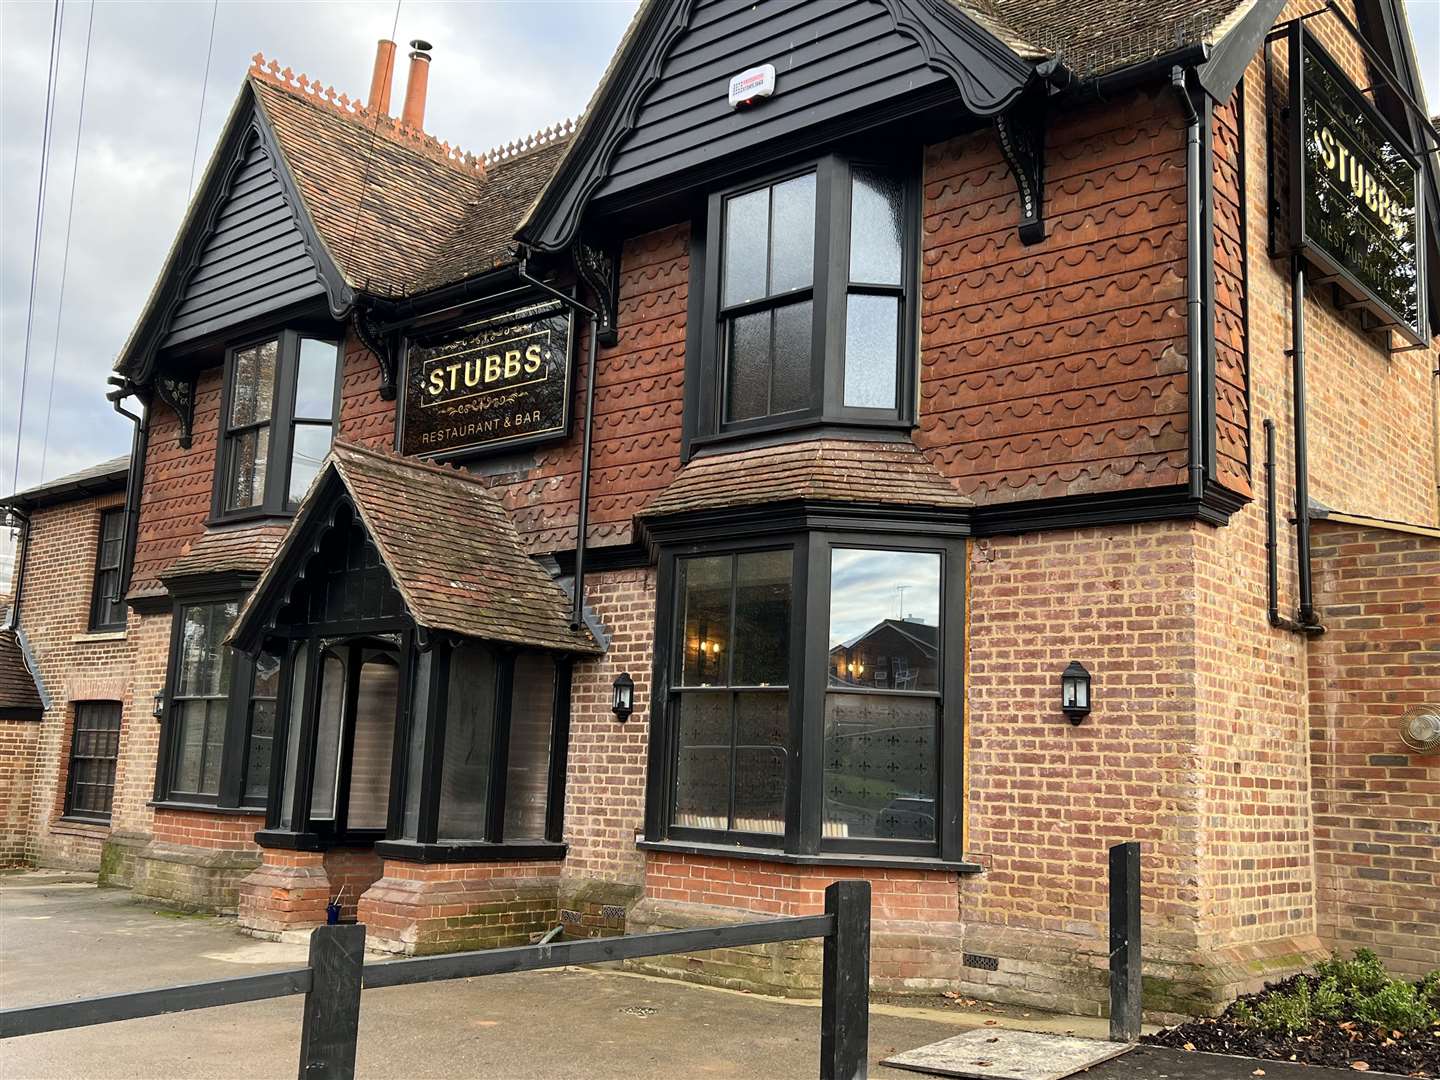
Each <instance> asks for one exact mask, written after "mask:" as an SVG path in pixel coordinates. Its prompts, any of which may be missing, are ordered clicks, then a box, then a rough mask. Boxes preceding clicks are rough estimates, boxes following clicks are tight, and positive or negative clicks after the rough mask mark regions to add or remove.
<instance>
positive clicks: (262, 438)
mask: <svg viewBox="0 0 1440 1080" xmlns="http://www.w3.org/2000/svg"><path fill="white" fill-rule="evenodd" d="M339 359H340V347H339V344H338V343H336V342H334V341H328V340H324V339H322V338H318V337H311V336H307V335H304V334H301V333H297V332H294V331H289V330H287V331H285V332H283V333H281V334H279V335H277V336H272V337H269V338H266V339H264V340H261V341H256V342H250V343H248V344H245V345H243V346H238V347H236V348H233V349H231V350H230V352H229V354H228V356H227V358H226V364H225V393H224V399H223V402H222V406H221V416H222V420H223V422H222V424H221V433H220V434H221V439H220V448H219V452H218V454H217V455H216V468H217V470H218V471H217V477H216V484H215V501H214V508H213V509H214V516H215V517H217V518H228V517H238V516H246V515H260V514H271V515H273V514H280V513H285V512H287V511H292V510H294V509H295V507H296V506H297V505H298V504H299V502H300V499H301V497H302V496H304V494H305V491H306V489H307V488H308V487H309V485H310V481H311V480H313V479H314V478H315V474H316V473H317V472H318V471H319V469H320V464H321V462H323V461H324V460H325V455H326V454H327V453H328V452H329V450H330V439H331V432H332V428H333V426H334V420H335V411H336V398H337V396H338V392H339V390H338V375H339V368H340V363H339Z"/></svg>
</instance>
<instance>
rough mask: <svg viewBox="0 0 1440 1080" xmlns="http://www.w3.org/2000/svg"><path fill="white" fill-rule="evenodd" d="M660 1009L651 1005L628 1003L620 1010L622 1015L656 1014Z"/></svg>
mask: <svg viewBox="0 0 1440 1080" xmlns="http://www.w3.org/2000/svg"><path fill="white" fill-rule="evenodd" d="M659 1011H660V1010H659V1009H655V1008H651V1007H650V1006H649V1005H626V1006H625V1007H624V1008H623V1009H621V1010H620V1014H621V1015H622V1016H654V1015H655V1014H656V1013H658V1012H659Z"/></svg>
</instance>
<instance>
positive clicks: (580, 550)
mask: <svg viewBox="0 0 1440 1080" xmlns="http://www.w3.org/2000/svg"><path fill="white" fill-rule="evenodd" d="M518 273H519V276H520V280H521V281H525V282H528V283H529V284H531V285H533V286H534V287H535V288H537V289H539V290H540V291H541V292H543V293H547V294H548V295H550V296H553V297H555V299H557V300H559V301H560V302H561V303H562V304H565V305H566V306H567V307H569V308H572V309H573V310H575V311H579V312H582V313H583V314H585V315H588V316H589V317H590V334H589V339H590V340H589V343H588V345H587V347H586V350H585V434H584V436H583V437H582V439H581V443H580V513H579V517H578V519H577V521H576V523H575V595H574V596H573V597H572V598H571V608H570V629H571V630H579V629H580V627H581V626H583V625H584V623H585V534H586V533H587V532H588V531H589V528H590V445H591V437H592V435H593V434H594V431H595V425H594V424H593V423H592V422H591V421H592V420H593V418H594V416H595V339H596V338H598V337H599V336H600V316H599V315H598V314H596V312H595V311H594V310H593V309H591V308H588V307H586V306H585V305H584V304H582V303H580V301H579V300H577V299H575V297H573V296H567V295H566V294H565V293H563V292H561V291H560V290H559V289H556V288H554V287H553V286H551V285H547V284H546V283H545V282H543V281H541V280H540V279H539V278H534V277H531V276H530V271H529V267H528V266H527V265H526V260H525V259H521V260H520V262H519V266H518Z"/></svg>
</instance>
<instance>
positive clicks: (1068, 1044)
mask: <svg viewBox="0 0 1440 1080" xmlns="http://www.w3.org/2000/svg"><path fill="white" fill-rule="evenodd" d="M1129 1049H1130V1044H1128V1043H1112V1042H1100V1041H1099V1040H1098V1039H1076V1038H1073V1037H1071V1036H1068V1035H1042V1034H1041V1033H1039V1032H1036V1031H1007V1030H1002V1029H999V1028H977V1029H976V1030H975V1031H967V1032H965V1034H963V1035H956V1036H954V1037H952V1038H949V1039H941V1040H940V1041H939V1042H937V1043H930V1044H929V1045H928V1046H921V1047H917V1048H916V1049H914V1050H907V1051H906V1052H905V1053H903V1054H896V1055H895V1056H894V1057H889V1058H886V1059H885V1061H884V1062H883V1064H886V1065H890V1066H892V1067H894V1068H896V1069H909V1070H911V1071H912V1072H922V1073H930V1074H931V1075H933V1076H954V1077H965V1078H968V1080H1063V1078H1064V1077H1067V1076H1070V1075H1072V1074H1074V1073H1077V1072H1079V1071H1080V1070H1081V1069H1088V1068H1090V1066H1092V1065H1098V1064H1099V1063H1100V1062H1102V1061H1109V1060H1110V1059H1111V1058H1113V1057H1119V1056H1120V1055H1121V1054H1123V1053H1125V1051H1127V1050H1129Z"/></svg>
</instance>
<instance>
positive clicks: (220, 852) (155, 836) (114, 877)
mask: <svg viewBox="0 0 1440 1080" xmlns="http://www.w3.org/2000/svg"><path fill="white" fill-rule="evenodd" d="M260 820H261V819H260V818H258V817H256V816H255V815H252V814H233V815H232V814H216V813H212V812H208V811H188V810H171V809H166V808H158V809H156V811H155V817H154V826H153V827H154V832H153V833H152V834H151V835H150V836H148V837H146V836H143V835H142V836H137V835H134V834H119V833H116V834H113V835H111V836H110V837H109V838H108V839H107V841H106V843H105V847H104V850H103V852H102V853H101V856H100V880H101V883H102V884H106V885H125V886H128V887H129V888H130V889H131V890H133V891H134V893H135V895H136V896H143V897H147V898H149V899H151V900H160V901H163V902H165V903H166V904H169V905H171V906H173V907H178V908H183V909H185V910H187V911H213V912H218V913H221V914H226V915H230V914H234V913H235V911H236V910H237V908H238V906H239V900H240V883H241V879H243V878H244V877H245V876H246V875H247V874H249V873H250V872H251V871H252V870H254V869H255V867H256V866H258V865H259V863H260V849H259V848H258V847H256V845H255V841H254V839H253V837H254V835H255V830H256V829H257V828H259V826H260Z"/></svg>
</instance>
